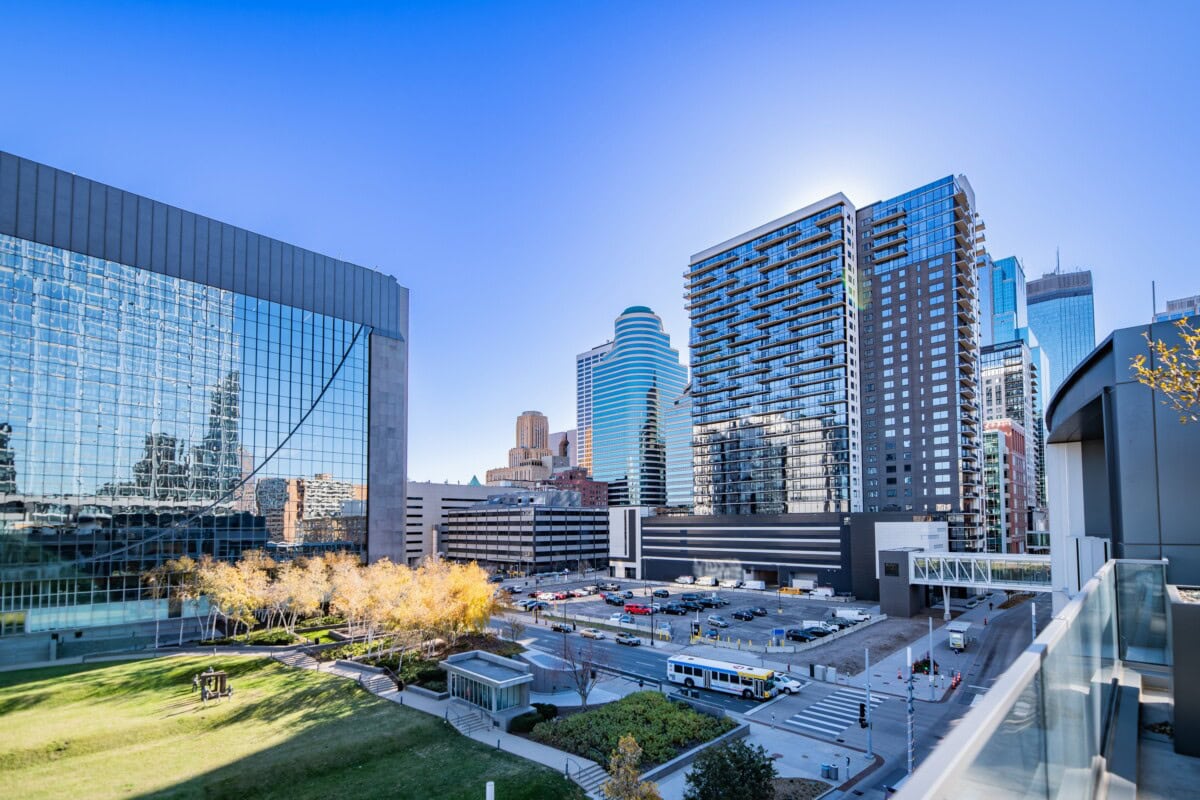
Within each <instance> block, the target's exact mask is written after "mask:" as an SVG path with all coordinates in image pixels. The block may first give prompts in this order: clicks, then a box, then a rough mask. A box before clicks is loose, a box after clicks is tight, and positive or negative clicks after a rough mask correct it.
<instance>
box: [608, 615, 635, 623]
mask: <svg viewBox="0 0 1200 800" xmlns="http://www.w3.org/2000/svg"><path fill="white" fill-rule="evenodd" d="M608 621H609V622H611V623H612V624H613V625H620V624H626V625H629V624H632V623H633V615H632V614H613V615H612V616H610V617H609V618H608Z"/></svg>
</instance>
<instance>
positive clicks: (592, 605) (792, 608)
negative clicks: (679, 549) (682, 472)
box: [510, 577, 878, 643]
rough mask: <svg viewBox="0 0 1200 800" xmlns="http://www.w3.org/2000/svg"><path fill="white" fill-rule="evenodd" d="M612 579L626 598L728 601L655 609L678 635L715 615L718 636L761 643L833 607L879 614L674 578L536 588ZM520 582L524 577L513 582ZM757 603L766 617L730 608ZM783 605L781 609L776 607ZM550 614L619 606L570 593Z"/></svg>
mask: <svg viewBox="0 0 1200 800" xmlns="http://www.w3.org/2000/svg"><path fill="white" fill-rule="evenodd" d="M608 582H612V583H616V584H618V585H620V587H621V588H620V591H621V592H624V591H631V592H632V593H633V595H634V596H633V598H632V599H630V600H627V601H626V602H637V603H651V602H656V603H659V604H660V605H666V604H667V603H670V602H672V601H679V600H680V599H681V598H682V595H683V594H685V593H694V594H701V595H710V594H716V595H717V596H718V597H721V598H723V599H725V600H728V601H729V605H727V606H724V607H722V608H713V609H703V610H701V611H700V612H699V613H698V614H697V612H694V611H692V612H689V613H688V614H686V615H682V616H677V615H671V614H655V615H654V621H655V623H656V624H658V623H661V622H667V623H669V624H670V626H671V629H672V632H673V635H674V636H675V637H676V638H678V637H680V636H685V637H686V636H687V635H688V633H689V631H690V628H691V623H692V622H694V621H697V619H698V620H699V622H700V623H701V627H702V629H703V630H705V631H707V630H709V629H710V628H713V626H711V625H709V624H707V620H708V618H709V616H711V615H719V616H721V617H722V618H724V619H725V621H726V622H728V623H729V627H727V628H722V629H720V630H719V633H720V634H721V637H722V638H726V637H728V638H731V639H733V640H738V639H740V640H742V641H749V642H754V643H759V642H763V641H766V640H767V639H769V638H770V637H771V631H772V630H773V629H775V628H784V629H787V628H803V627H806V626H805V625H804V622H805V621H808V620H827V619H829V618H831V617H832V616H833V615H834V612H835V611H837V610H841V609H857V610H862V611H865V612H866V613H868V614H877V613H878V609H877V608H874V607H872V605H871V604H870V603H867V602H861V603H858V602H852V603H844V602H835V601H832V600H822V599H816V598H811V597H806V596H796V595H785V594H776V592H775V591H774V590H768V591H759V590H753V589H722V588H716V587H704V586H700V587H698V586H694V585H692V586H687V585H682V584H676V583H657V582H643V581H629V580H621V579H615V578H595V577H592V578H589V579H588V580H578V579H576V580H566V581H563V582H561V583H554V584H550V585H545V586H543V585H541V584H540V583H539V586H538V588H539V589H541V590H543V591H569V590H570V589H573V588H580V587H582V586H585V585H595V584H599V583H608ZM510 583H515V584H517V585H520V584H521V583H522V581H512V582H510ZM655 589H665V590H666V591H667V592H668V593H669V596H668V597H667V598H665V599H662V598H656V597H653V596H652V592H653V591H654V590H655ZM533 590H534V587H533V586H532V584H530V585H529V586H527V587H525V591H522V592H519V593H518V594H516V595H514V599H517V598H523V597H526V596H527V595H528V592H530V591H533ZM755 606H758V607H761V608H764V609H766V610H767V612H768V613H767V615H766V616H756V617H754V619H752V620H746V621H742V620H737V619H734V618H733V612H735V611H739V610H743V609H749V608H752V607H755ZM780 609H782V613H781V612H780ZM548 611H549V613H553V614H558V615H562V616H565V617H568V618H570V617H574V616H578V615H584V616H589V617H595V618H600V619H608V618H609V617H611V616H612V615H613V614H615V613H620V612H621V611H622V606H616V605H609V604H607V603H605V602H604V600H603V599H602V598H601V597H600V596H599V595H593V596H589V597H583V598H569V599H566V600H558V601H553V602H551V604H550V608H549V609H548ZM634 619H635V621H636V622H637V623H639V624H640V625H646V624H647V623H648V622H649V619H648V618H647V617H645V616H635V617H634Z"/></svg>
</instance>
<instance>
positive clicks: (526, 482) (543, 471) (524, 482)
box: [487, 411, 554, 489]
mask: <svg viewBox="0 0 1200 800" xmlns="http://www.w3.org/2000/svg"><path fill="white" fill-rule="evenodd" d="M549 444H550V421H549V420H547V419H546V415H545V414H543V413H542V412H540V411H524V412H522V413H521V415H520V416H519V417H517V425H516V446H515V447H510V448H509V449H508V466H506V467H497V468H496V469H489V470H488V471H487V482H488V485H489V486H523V487H524V488H527V489H532V488H534V486H536V485H537V483H538V482H539V481H544V480H546V479H547V478H549V477H550V475H551V474H553V472H554V454H553V453H552V452H551V451H550V448H549Z"/></svg>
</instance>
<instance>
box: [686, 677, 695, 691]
mask: <svg viewBox="0 0 1200 800" xmlns="http://www.w3.org/2000/svg"><path fill="white" fill-rule="evenodd" d="M683 685H684V686H686V687H688V688H689V689H694V688H695V686H696V682H695V681H694V680H692V679H691V678H684V679H683Z"/></svg>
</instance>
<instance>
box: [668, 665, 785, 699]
mask: <svg viewBox="0 0 1200 800" xmlns="http://www.w3.org/2000/svg"><path fill="white" fill-rule="evenodd" d="M667 680H669V681H670V682H671V683H682V684H683V685H684V686H686V687H688V688H689V689H692V688H700V689H711V690H713V691H714V692H727V693H729V694H739V695H741V696H742V697H744V698H746V699H747V700H769V699H770V698H772V697H774V696H775V672H774V670H769V669H763V668H762V667H748V666H746V665H744V664H732V663H730V662H728V661H715V660H713V659H711V658H696V657H695V656H671V658H669V659H667Z"/></svg>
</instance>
